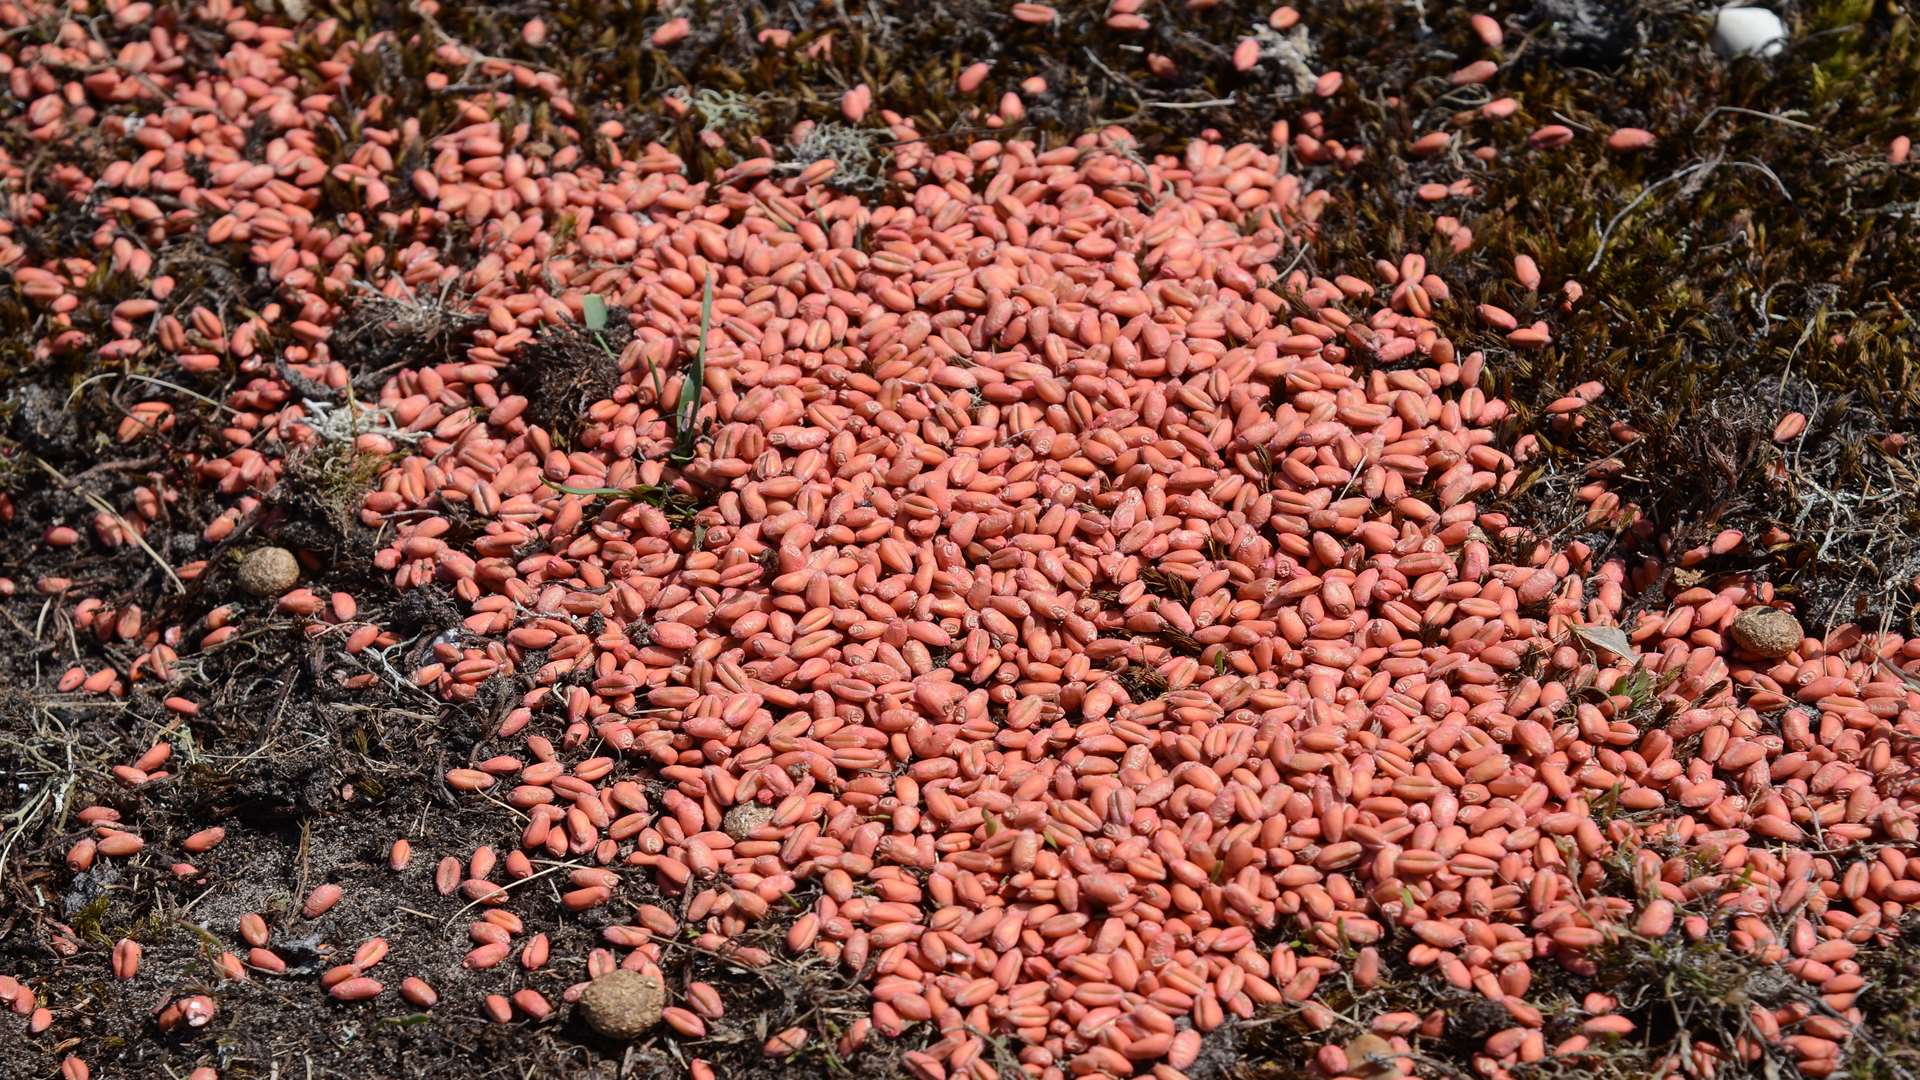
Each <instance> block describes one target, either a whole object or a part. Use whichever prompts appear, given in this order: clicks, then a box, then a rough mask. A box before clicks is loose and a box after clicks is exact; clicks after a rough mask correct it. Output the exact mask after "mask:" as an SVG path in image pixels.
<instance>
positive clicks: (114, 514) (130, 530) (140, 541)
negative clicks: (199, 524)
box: [33, 454, 187, 593]
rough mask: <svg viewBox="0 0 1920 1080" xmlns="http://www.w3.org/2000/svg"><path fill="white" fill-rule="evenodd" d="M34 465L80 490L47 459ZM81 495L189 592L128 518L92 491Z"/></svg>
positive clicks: (177, 585)
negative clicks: (110, 519)
mask: <svg viewBox="0 0 1920 1080" xmlns="http://www.w3.org/2000/svg"><path fill="white" fill-rule="evenodd" d="M33 463H34V464H35V465H38V466H40V468H42V469H44V470H45V471H46V473H47V475H49V476H51V477H53V478H54V479H55V480H58V481H60V486H62V487H64V488H66V489H67V490H68V491H78V490H79V489H77V488H76V487H75V486H74V483H73V481H72V480H71V479H69V478H68V477H67V475H66V474H65V473H63V472H61V471H60V470H59V469H56V468H54V467H53V466H52V465H49V464H48V463H47V461H46V459H45V458H42V457H40V456H39V455H37V454H36V455H34V456H33ZM79 495H80V497H81V498H83V499H85V500H86V501H87V505H89V506H91V507H93V508H94V509H95V510H97V511H99V512H100V513H102V514H105V515H107V516H108V517H110V518H112V519H113V520H114V521H115V522H116V523H117V524H118V525H119V526H120V531H121V532H123V533H125V534H126V535H127V538H128V539H130V540H132V541H133V542H134V543H135V544H137V545H139V547H140V550H141V551H144V552H146V553H147V555H148V556H149V557H150V558H152V559H153V561H154V562H155V563H156V564H157V565H158V566H159V567H160V569H162V570H164V571H166V574H167V579H168V580H169V581H171V582H173V587H174V589H175V591H177V592H181V593H185V592H186V591H187V583H186V582H184V581H181V580H180V575H179V574H176V573H174V572H173V567H171V566H169V565H167V560H165V559H163V558H161V557H160V553H159V552H157V551H155V550H153V546H152V545H151V544H148V543H147V538H146V537H144V536H142V535H140V533H139V531H138V530H136V529H135V528H134V527H133V525H132V523H131V522H129V521H128V520H127V519H126V518H124V517H121V516H120V511H118V510H115V509H114V508H113V507H111V506H109V505H107V501H106V500H105V499H102V498H101V497H100V496H98V495H95V494H94V493H93V492H91V491H80V492H79Z"/></svg>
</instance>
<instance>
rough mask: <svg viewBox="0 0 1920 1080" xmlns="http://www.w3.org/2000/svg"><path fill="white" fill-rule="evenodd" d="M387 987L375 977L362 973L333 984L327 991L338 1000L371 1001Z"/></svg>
mask: <svg viewBox="0 0 1920 1080" xmlns="http://www.w3.org/2000/svg"><path fill="white" fill-rule="evenodd" d="M385 989H386V987H384V986H382V985H380V984H379V983H378V982H376V981H374V980H373V979H369V978H367V977H366V976H364V975H360V976H355V977H354V978H350V979H346V980H343V981H341V982H337V983H335V984H333V986H332V987H330V988H328V990H327V993H328V994H330V995H332V997H333V998H334V1000H336V1001H371V1000H373V999H374V998H377V997H379V996H380V993H381V991H383V990H385Z"/></svg>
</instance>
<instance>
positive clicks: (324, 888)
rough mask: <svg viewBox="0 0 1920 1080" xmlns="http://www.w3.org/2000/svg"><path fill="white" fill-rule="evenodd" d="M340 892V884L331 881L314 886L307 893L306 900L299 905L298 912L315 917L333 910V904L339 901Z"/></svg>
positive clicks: (311, 917)
mask: <svg viewBox="0 0 1920 1080" xmlns="http://www.w3.org/2000/svg"><path fill="white" fill-rule="evenodd" d="M340 894H341V890H340V886H338V885H335V884H333V883H332V882H328V883H327V884H325V885H320V886H316V887H315V888H314V890H313V891H312V892H310V893H308V894H307V902H306V903H305V904H302V905H301V906H300V914H302V915H304V916H306V917H307V918H309V919H317V918H319V917H320V916H322V915H325V914H326V913H327V912H329V911H332V910H333V905H335V904H337V903H339V902H340Z"/></svg>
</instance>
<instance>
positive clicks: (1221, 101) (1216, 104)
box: [1147, 94, 1240, 109]
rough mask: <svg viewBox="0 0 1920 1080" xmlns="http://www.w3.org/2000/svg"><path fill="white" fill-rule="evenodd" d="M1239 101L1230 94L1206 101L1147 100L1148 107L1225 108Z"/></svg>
mask: <svg viewBox="0 0 1920 1080" xmlns="http://www.w3.org/2000/svg"><path fill="white" fill-rule="evenodd" d="M1239 103H1240V102H1239V101H1238V100H1236V99H1235V97H1234V95H1232V94H1228V95H1227V96H1226V97H1223V98H1211V99H1209V100H1206V101H1149V102H1147V108H1149V109H1223V108H1230V107H1232V106H1234V105H1238V104H1239Z"/></svg>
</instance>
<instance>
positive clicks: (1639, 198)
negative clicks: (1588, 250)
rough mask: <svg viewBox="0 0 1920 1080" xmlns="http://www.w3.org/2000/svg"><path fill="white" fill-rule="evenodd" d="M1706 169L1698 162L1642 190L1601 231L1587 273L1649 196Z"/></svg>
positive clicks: (1701, 162)
mask: <svg viewBox="0 0 1920 1080" xmlns="http://www.w3.org/2000/svg"><path fill="white" fill-rule="evenodd" d="M1706 167H1707V163H1706V162H1704V161H1696V162H1694V163H1693V164H1692V165H1689V166H1687V167H1686V168H1684V169H1681V170H1680V171H1679V172H1675V173H1669V174H1668V175H1666V176H1663V177H1661V178H1660V179H1658V180H1655V181H1654V182H1653V183H1651V184H1648V185H1647V186H1646V187H1643V188H1641V189H1640V194H1638V195H1635V196H1634V197H1633V201H1632V202H1630V203H1628V204H1627V205H1626V206H1624V207H1621V209H1620V212H1619V213H1617V214H1615V215H1613V220H1611V221H1609V222H1607V227H1606V228H1604V229H1601V230H1600V243H1599V246H1597V247H1595V248H1594V251H1593V258H1591V259H1589V260H1587V272H1588V273H1592V272H1593V268H1594V267H1596V266H1599V265H1600V258H1601V256H1603V255H1605V254H1606V253H1607V241H1608V240H1609V239H1611V238H1612V236H1613V230H1614V227H1615V226H1617V225H1619V224H1620V221H1621V219H1623V218H1625V217H1626V216H1627V215H1628V214H1631V213H1633V212H1634V210H1635V209H1636V208H1638V207H1639V205H1640V204H1641V203H1643V202H1646V201H1647V197H1648V196H1650V195H1652V194H1653V193H1654V192H1655V191H1657V190H1658V189H1660V188H1661V187H1664V186H1665V185H1667V184H1670V183H1672V182H1674V181H1675V180H1679V179H1682V178H1683V177H1687V176H1691V175H1693V174H1694V173H1697V172H1699V171H1700V170H1701V169H1704V168H1706Z"/></svg>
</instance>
